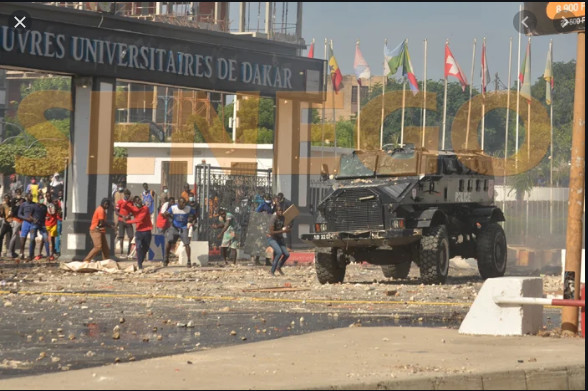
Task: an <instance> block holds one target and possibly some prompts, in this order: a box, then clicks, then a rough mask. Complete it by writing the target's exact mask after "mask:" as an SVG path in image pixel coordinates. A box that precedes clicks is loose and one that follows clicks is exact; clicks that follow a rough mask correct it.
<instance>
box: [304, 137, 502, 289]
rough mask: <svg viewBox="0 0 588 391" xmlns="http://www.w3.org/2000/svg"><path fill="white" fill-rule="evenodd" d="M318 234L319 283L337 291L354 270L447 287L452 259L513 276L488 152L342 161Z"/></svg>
mask: <svg viewBox="0 0 588 391" xmlns="http://www.w3.org/2000/svg"><path fill="white" fill-rule="evenodd" d="M332 180H333V182H334V184H333V189H334V191H333V192H332V193H331V194H330V195H328V196H327V197H326V198H325V199H324V200H322V201H321V203H320V205H319V206H318V208H317V209H318V212H319V214H318V216H317V218H316V221H315V224H314V232H312V233H309V234H303V235H302V236H301V239H302V240H304V241H307V242H311V243H313V244H314V245H315V246H316V257H315V266H316V272H317V277H318V280H319V281H320V283H322V284H325V283H338V282H342V281H343V279H344V277H345V269H346V266H347V265H348V264H349V263H350V262H368V263H371V264H375V265H381V267H382V271H383V273H384V276H386V277H393V278H406V277H407V276H408V273H409V271H410V267H411V263H412V262H414V263H415V264H416V265H418V267H419V268H420V276H421V280H422V281H423V282H424V283H426V284H434V283H444V282H445V280H446V279H447V275H448V272H449V259H450V258H452V257H455V256H461V257H463V258H476V259H477V262H478V270H479V272H480V275H481V276H482V278H484V279H486V278H491V277H500V276H503V275H504V273H505V271H506V261H507V259H506V237H505V234H504V230H503V229H502V227H501V226H500V224H499V222H501V221H504V215H503V213H502V211H501V210H500V209H499V208H498V207H497V206H495V205H494V176H493V169H492V161H491V158H490V157H489V156H486V155H484V154H482V153H481V152H471V151H469V152H463V153H461V152H450V151H428V150H426V149H420V148H413V147H411V146H406V147H404V148H387V147H386V146H385V147H384V149H382V150H378V151H355V152H353V153H351V154H349V155H343V156H341V159H340V167H339V170H338V171H337V176H336V177H334V179H332Z"/></svg>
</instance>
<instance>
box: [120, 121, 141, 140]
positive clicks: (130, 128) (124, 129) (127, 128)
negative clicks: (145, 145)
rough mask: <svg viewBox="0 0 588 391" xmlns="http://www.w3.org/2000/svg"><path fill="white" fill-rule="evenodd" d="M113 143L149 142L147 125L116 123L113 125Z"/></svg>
mask: <svg viewBox="0 0 588 391" xmlns="http://www.w3.org/2000/svg"><path fill="white" fill-rule="evenodd" d="M114 141H115V142H145V141H149V124H139V123H131V124H127V123H116V124H114Z"/></svg>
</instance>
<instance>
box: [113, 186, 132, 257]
mask: <svg viewBox="0 0 588 391" xmlns="http://www.w3.org/2000/svg"><path fill="white" fill-rule="evenodd" d="M132 204H133V203H132V202H131V191H130V190H129V189H125V191H124V196H123V199H122V200H119V201H118V202H117V203H116V206H115V209H114V213H116V215H117V216H118V235H117V239H118V240H119V243H120V254H121V256H122V255H123V253H124V252H123V242H124V238H125V232H126V233H127V237H128V238H129V247H127V257H128V256H129V254H130V253H131V240H133V225H132V224H129V223H128V220H130V219H131V218H132V216H131V210H130V209H129V208H128V206H129V205H132Z"/></svg>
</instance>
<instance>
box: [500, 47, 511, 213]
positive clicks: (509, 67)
mask: <svg viewBox="0 0 588 391" xmlns="http://www.w3.org/2000/svg"><path fill="white" fill-rule="evenodd" d="M511 73H512V37H510V40H509V45H508V82H507V87H508V88H507V90H506V92H507V95H506V126H505V129H504V176H503V178H504V181H503V189H502V190H503V197H502V200H503V201H502V210H503V211H504V206H505V204H506V161H507V157H508V126H509V121H510V83H511V76H512V74H511Z"/></svg>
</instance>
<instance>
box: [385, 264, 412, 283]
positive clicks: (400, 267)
mask: <svg viewBox="0 0 588 391" xmlns="http://www.w3.org/2000/svg"><path fill="white" fill-rule="evenodd" d="M382 272H383V273H384V277H387V278H390V277H392V278H395V279H404V278H406V277H408V273H410V262H404V263H399V264H397V265H382Z"/></svg>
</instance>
